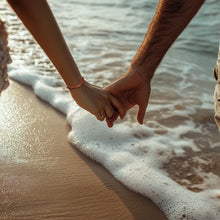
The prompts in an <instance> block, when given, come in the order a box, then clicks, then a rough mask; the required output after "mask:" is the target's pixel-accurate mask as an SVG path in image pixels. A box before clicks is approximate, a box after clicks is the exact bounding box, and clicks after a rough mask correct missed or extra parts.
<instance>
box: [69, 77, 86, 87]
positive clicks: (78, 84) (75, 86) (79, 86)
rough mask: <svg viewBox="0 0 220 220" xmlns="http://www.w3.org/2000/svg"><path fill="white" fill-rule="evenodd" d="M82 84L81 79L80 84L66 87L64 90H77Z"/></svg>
mask: <svg viewBox="0 0 220 220" xmlns="http://www.w3.org/2000/svg"><path fill="white" fill-rule="evenodd" d="M83 82H84V77H82V80H81V82H80V83H79V84H78V85H76V86H73V87H71V86H67V87H66V88H67V89H69V90H73V89H76V88H79V87H80V86H81V85H82V84H83Z"/></svg>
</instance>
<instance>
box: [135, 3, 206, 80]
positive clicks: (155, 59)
mask: <svg viewBox="0 0 220 220" xmlns="http://www.w3.org/2000/svg"><path fill="white" fill-rule="evenodd" d="M204 1H205V0H159V3H158V6H157V9H156V12H155V15H154V17H153V19H152V22H151V24H150V26H149V28H148V32H147V34H146V36H145V39H144V41H143V43H142V44H141V46H140V48H139V50H138V52H137V54H136V55H135V57H134V59H133V60H132V63H131V66H132V67H133V68H134V69H136V68H141V69H142V70H143V71H144V72H145V73H144V77H147V79H151V78H152V76H153V74H154V71H155V70H156V68H157V66H158V65H159V64H160V62H161V60H162V59H163V57H164V55H165V54H166V52H167V50H168V49H169V47H170V46H171V45H172V44H173V42H174V41H175V40H176V39H177V37H178V36H179V35H180V33H181V32H182V31H183V30H184V29H185V27H186V26H187V25H188V23H189V22H190V21H191V19H192V18H193V17H194V15H195V14H196V13H197V11H198V10H199V9H200V7H201V6H202V4H203V3H204Z"/></svg>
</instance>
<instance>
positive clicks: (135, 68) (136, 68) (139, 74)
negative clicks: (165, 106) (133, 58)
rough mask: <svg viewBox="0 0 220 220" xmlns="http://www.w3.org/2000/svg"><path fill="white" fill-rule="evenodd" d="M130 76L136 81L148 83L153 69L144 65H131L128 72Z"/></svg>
mask: <svg viewBox="0 0 220 220" xmlns="http://www.w3.org/2000/svg"><path fill="white" fill-rule="evenodd" d="M128 71H129V72H130V73H131V74H132V75H135V77H136V78H137V80H139V81H140V82H142V83H144V84H145V83H149V82H150V81H151V79H152V77H153V75H154V71H155V70H154V69H153V68H152V67H150V66H147V65H145V64H141V65H140V64H137V63H131V65H130V68H129V70H128Z"/></svg>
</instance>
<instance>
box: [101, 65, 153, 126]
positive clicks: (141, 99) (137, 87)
mask: <svg viewBox="0 0 220 220" xmlns="http://www.w3.org/2000/svg"><path fill="white" fill-rule="evenodd" d="M145 78H146V77H143V76H142V75H141V74H140V73H139V72H138V71H134V70H131V69H129V70H128V72H127V73H126V74H124V75H123V76H122V77H120V78H119V79H117V80H116V81H114V82H113V83H111V84H110V85H108V86H107V87H106V88H105V90H106V91H108V92H109V93H111V94H112V95H113V96H115V97H116V98H118V99H119V101H120V102H121V104H122V105H123V107H124V111H125V113H126V112H127V111H128V110H129V109H130V108H132V107H133V106H134V105H138V106H139V110H138V112H137V121H138V122H139V123H140V124H143V119H144V115H145V112H146V108H147V105H148V100H149V96H150V90H151V89H150V80H144V79H145ZM118 116H119V112H118V111H115V112H114V114H113V116H112V117H111V118H107V119H106V122H107V124H108V126H109V127H112V126H113V123H114V121H115V120H116V119H117V118H118Z"/></svg>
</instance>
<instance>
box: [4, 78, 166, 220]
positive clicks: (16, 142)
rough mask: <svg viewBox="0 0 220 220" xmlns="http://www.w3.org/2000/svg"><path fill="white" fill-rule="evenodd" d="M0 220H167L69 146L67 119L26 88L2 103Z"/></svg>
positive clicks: (15, 90)
mask: <svg viewBox="0 0 220 220" xmlns="http://www.w3.org/2000/svg"><path fill="white" fill-rule="evenodd" d="M0 111H1V116H0V146H1V147H0V189H1V190H0V219H1V220H6V219H7V220H9V219H16V220H17V219H22V220H25V219H28V220H32V219H41V220H42V219H62V220H65V219H150V220H154V219H155V220H160V219H161V220H162V219H166V218H165V216H164V215H163V213H162V212H161V211H160V210H159V208H158V207H157V206H155V205H154V203H153V202H152V201H151V200H149V199H148V198H146V197H144V196H142V195H139V194H137V193H135V192H132V191H130V190H129V189H128V188H126V187H124V186H123V185H122V184H121V183H120V182H118V181H117V180H116V179H115V178H114V177H113V176H112V175H111V174H110V173H109V172H108V171H107V170H106V169H105V168H103V167H102V166H100V165H99V164H97V163H96V162H94V161H92V160H90V159H89V158H87V157H85V156H84V155H83V154H81V153H80V152H79V151H78V150H77V149H76V148H75V147H74V146H72V145H71V144H70V143H69V142H68V140H67V135H68V132H69V127H68V124H67V122H66V120H65V116H64V115H63V114H61V113H60V112H58V111H56V110H54V109H53V108H51V107H50V106H49V105H48V104H47V103H44V102H42V101H41V100H40V99H38V98H37V97H36V96H35V95H34V94H33V92H32V91H31V90H30V89H29V88H28V87H25V86H21V85H19V84H18V83H16V82H11V86H10V87H9V89H8V90H6V91H5V92H3V94H2V96H1V97H0Z"/></svg>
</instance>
